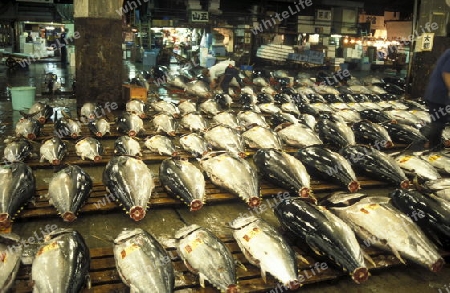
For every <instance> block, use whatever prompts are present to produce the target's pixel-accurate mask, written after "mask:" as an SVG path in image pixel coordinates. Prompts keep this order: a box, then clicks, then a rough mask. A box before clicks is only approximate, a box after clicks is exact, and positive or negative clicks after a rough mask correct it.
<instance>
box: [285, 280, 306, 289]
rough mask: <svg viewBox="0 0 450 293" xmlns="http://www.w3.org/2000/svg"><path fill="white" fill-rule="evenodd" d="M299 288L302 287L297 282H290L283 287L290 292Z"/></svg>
mask: <svg viewBox="0 0 450 293" xmlns="http://www.w3.org/2000/svg"><path fill="white" fill-rule="evenodd" d="M301 286H302V284H301V283H300V282H299V281H297V280H294V281H290V282H289V284H286V285H285V287H287V288H289V290H292V291H293V290H297V289H298V288H300V287H301Z"/></svg>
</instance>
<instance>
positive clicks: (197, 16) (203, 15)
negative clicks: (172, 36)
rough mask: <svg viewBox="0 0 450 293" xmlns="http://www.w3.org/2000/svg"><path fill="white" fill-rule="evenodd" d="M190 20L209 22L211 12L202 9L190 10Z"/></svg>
mask: <svg viewBox="0 0 450 293" xmlns="http://www.w3.org/2000/svg"><path fill="white" fill-rule="evenodd" d="M189 14H190V15H189V20H190V22H209V12H208V11H202V10H191V11H190V12H189Z"/></svg>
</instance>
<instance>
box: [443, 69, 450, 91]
mask: <svg viewBox="0 0 450 293" xmlns="http://www.w3.org/2000/svg"><path fill="white" fill-rule="evenodd" d="M442 80H443V81H444V83H445V86H446V87H447V91H448V96H449V97H450V72H445V71H444V72H442Z"/></svg>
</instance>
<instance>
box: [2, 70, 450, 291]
mask: <svg viewBox="0 0 450 293" xmlns="http://www.w3.org/2000/svg"><path fill="white" fill-rule="evenodd" d="M139 66H141V65H139V64H138V65H137V67H136V66H134V65H133V64H131V63H127V64H124V72H125V74H128V76H130V78H132V77H134V76H135V74H136V72H138V71H139V70H140V67H139ZM44 70H45V71H46V72H49V71H52V72H54V73H56V74H57V75H58V76H61V77H65V78H67V79H70V76H71V75H73V74H74V69H73V68H70V67H68V68H65V69H62V68H61V67H60V66H59V64H58V63H35V64H32V65H31V66H30V68H29V69H28V70H16V71H8V70H7V68H6V67H5V66H0V93H1V94H0V136H1V138H2V139H1V140H0V153H1V154H3V148H4V145H5V143H4V139H5V138H6V137H7V136H8V135H11V134H12V133H13V130H14V125H15V122H16V121H17V120H18V119H19V117H20V114H19V113H18V112H17V111H12V106H11V101H10V97H8V95H7V90H6V85H10V86H23V85H34V86H37V87H38V84H41V83H42V75H43V73H44ZM67 90H68V91H70V86H69V85H67ZM44 91H45V88H44ZM36 99H37V100H43V101H46V102H49V103H50V104H51V105H52V106H59V107H69V108H70V109H71V110H74V107H75V101H74V100H72V99H71V96H70V95H61V96H54V97H49V96H48V95H45V93H43V92H42V89H41V90H37V98H36ZM150 167H151V168H152V170H154V172H156V170H157V168H156V166H150ZM83 169H85V170H86V171H87V172H88V173H89V174H90V175H91V177H92V178H93V181H94V182H101V176H102V171H103V167H96V166H92V167H84V168H83ZM35 174H36V178H37V185H38V186H43V185H48V182H49V180H50V178H51V176H52V174H53V172H52V170H50V169H39V170H36V172H35ZM365 191H366V192H368V193H371V194H382V195H386V194H387V193H388V192H389V191H390V190H388V189H368V190H365ZM324 195H325V194H317V196H318V197H321V196H324ZM272 201H273V200H272ZM266 203H267V204H269V202H266ZM245 213H247V214H249V213H250V211H249V210H248V208H247V205H245V204H244V203H242V202H228V203H221V204H215V205H205V206H204V207H203V209H202V210H201V211H200V212H198V213H191V212H189V211H188V209H187V208H183V207H181V208H177V209H175V208H158V209H156V208H150V209H149V211H148V214H147V215H146V217H145V218H144V219H143V220H142V221H140V222H137V223H136V222H134V221H132V220H131V219H130V218H129V217H128V216H127V215H126V214H125V213H120V212H113V213H102V212H100V211H99V213H98V214H82V215H81V216H80V217H79V218H78V219H77V220H76V221H75V222H74V223H65V222H63V221H62V220H61V219H60V218H57V217H50V218H39V219H33V220H29V221H25V220H19V221H17V222H15V223H14V224H13V229H12V231H13V232H15V233H17V234H19V235H20V236H22V237H23V238H29V237H34V235H35V233H38V235H40V234H39V233H40V231H41V230H44V229H45V227H46V226H47V225H56V226H57V227H71V228H74V229H76V230H78V231H79V232H80V233H81V234H82V235H83V236H84V238H85V240H86V243H87V244H88V246H89V247H91V248H97V247H111V246H112V239H114V238H115V237H116V236H117V235H118V234H119V233H120V231H121V230H122V229H123V228H128V229H132V228H135V227H140V228H142V229H144V230H147V231H149V232H151V233H152V234H153V235H155V236H156V237H157V238H158V239H159V240H160V241H161V242H162V243H163V244H166V245H168V246H172V244H173V239H172V238H173V235H174V233H175V232H176V231H177V230H178V229H179V228H181V227H183V226H184V225H187V224H193V223H195V224H199V225H201V226H204V227H206V228H209V229H211V230H212V231H213V232H215V233H216V234H217V235H218V236H224V237H231V231H230V230H229V229H228V228H227V227H226V224H227V223H228V222H230V221H232V220H233V219H235V218H236V217H238V216H240V215H242V214H245ZM258 216H261V217H262V218H263V219H265V220H267V221H268V222H269V223H271V224H273V225H274V226H277V227H278V226H279V223H278V221H277V219H276V218H275V216H274V214H273V212H272V211H271V210H270V209H267V210H266V211H265V212H263V213H261V214H259V215H258ZM445 286H446V287H445ZM446 288H449V289H448V291H446V290H447V289H446ZM186 292H187V291H186ZM299 292H330V293H334V292H348V293H362V292H371V293H390V292H396V293H406V292H408V293H410V292H424V293H425V292H430V293H431V292H436V293H441V292H442V293H444V292H450V265H448V264H447V265H446V266H445V267H444V269H443V270H442V272H440V273H438V274H433V273H430V272H428V271H427V270H425V269H423V268H421V267H418V266H416V265H408V266H399V267H394V268H389V269H384V270H379V271H375V272H373V273H372V276H371V277H370V278H369V280H368V281H367V282H366V283H364V284H361V285H356V284H355V283H354V282H353V281H351V280H350V278H342V279H339V280H338V281H334V282H331V283H329V282H324V283H320V284H314V285H305V286H304V287H303V288H301V289H300V290H299ZM280 293H281V292H280Z"/></svg>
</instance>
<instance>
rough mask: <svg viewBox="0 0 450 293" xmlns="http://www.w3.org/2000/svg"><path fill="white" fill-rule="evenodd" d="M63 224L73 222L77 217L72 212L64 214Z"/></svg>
mask: <svg viewBox="0 0 450 293" xmlns="http://www.w3.org/2000/svg"><path fill="white" fill-rule="evenodd" d="M62 218H63V219H64V222H73V221H75V220H76V218H77V216H76V215H75V214H74V213H73V212H65V213H64V214H63V215H62Z"/></svg>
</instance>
